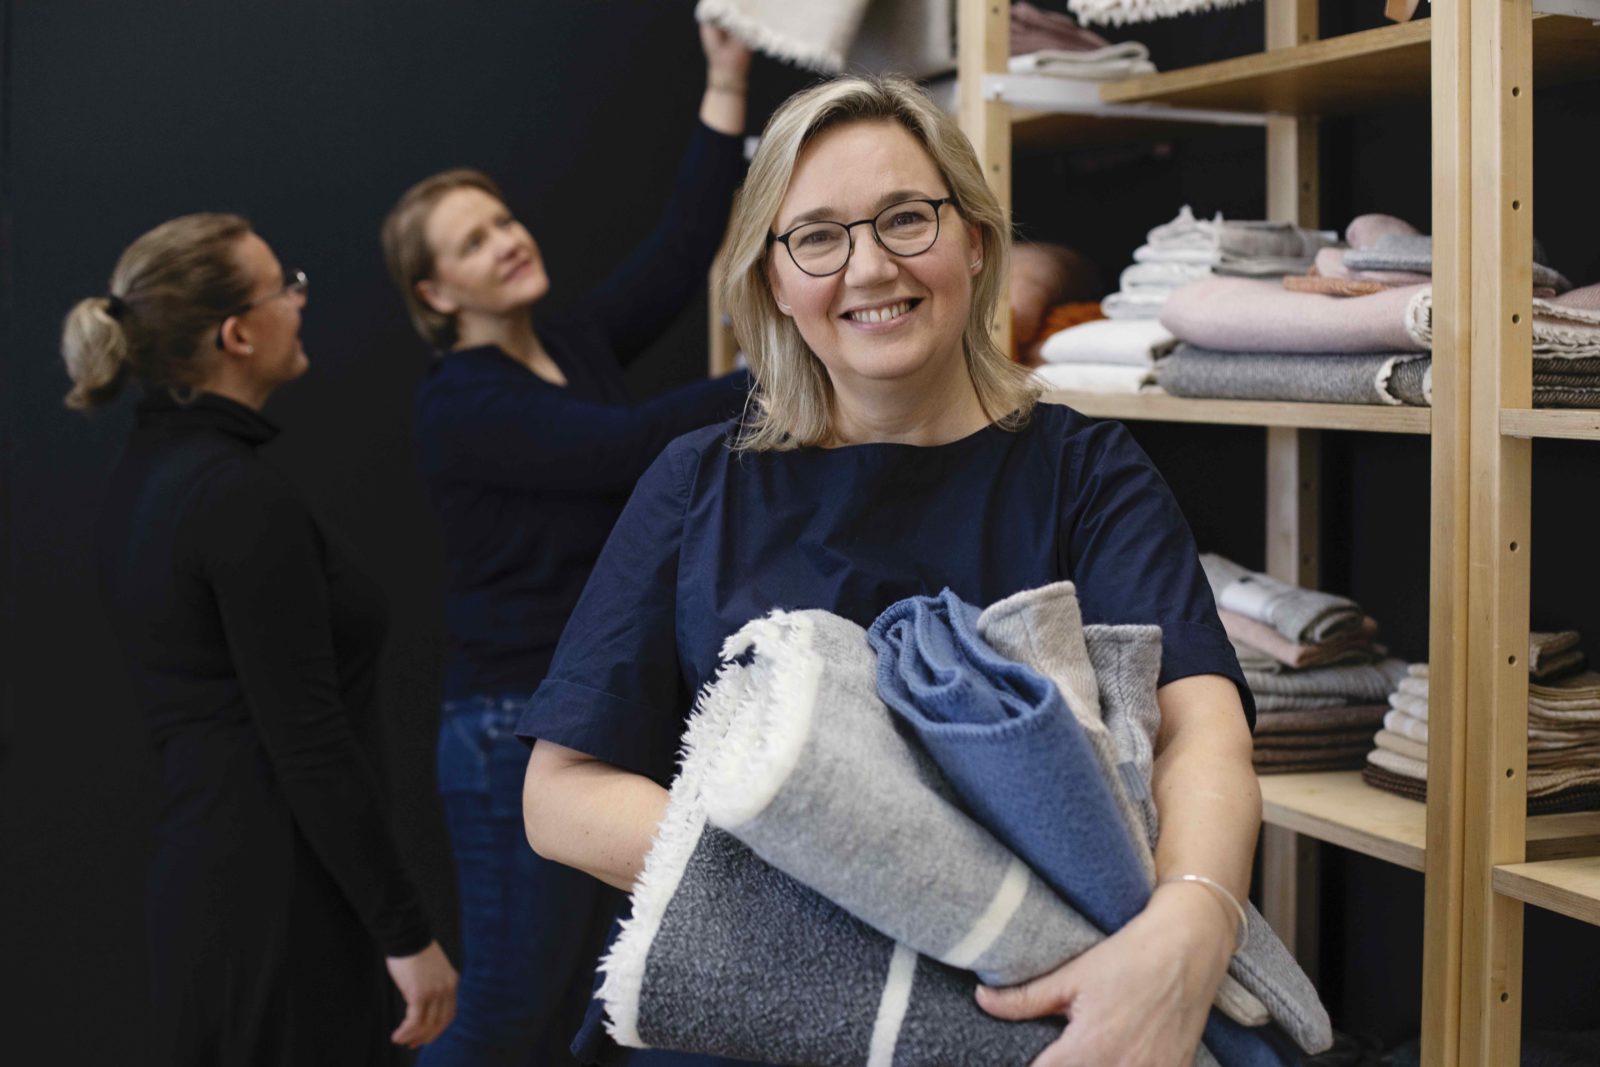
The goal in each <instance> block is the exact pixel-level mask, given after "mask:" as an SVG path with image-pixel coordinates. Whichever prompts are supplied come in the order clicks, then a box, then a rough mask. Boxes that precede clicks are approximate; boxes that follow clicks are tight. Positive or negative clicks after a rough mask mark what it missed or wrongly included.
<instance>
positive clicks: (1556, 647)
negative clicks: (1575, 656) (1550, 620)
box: [1528, 630, 1583, 674]
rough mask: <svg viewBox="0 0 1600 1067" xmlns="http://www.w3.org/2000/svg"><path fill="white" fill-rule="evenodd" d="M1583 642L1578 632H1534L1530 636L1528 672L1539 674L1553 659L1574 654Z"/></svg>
mask: <svg viewBox="0 0 1600 1067" xmlns="http://www.w3.org/2000/svg"><path fill="white" fill-rule="evenodd" d="M1582 642H1583V637H1582V635H1581V634H1579V633H1578V631H1576V630H1556V631H1546V630H1533V631H1530V632H1529V634H1528V670H1529V671H1530V672H1532V673H1534V674H1538V673H1539V672H1540V671H1542V670H1543V669H1545V667H1546V666H1547V665H1548V663H1549V661H1550V659H1551V657H1554V656H1559V655H1561V654H1563V653H1567V652H1572V651H1574V650H1576V649H1577V647H1578V645H1580V644H1581V643H1582Z"/></svg>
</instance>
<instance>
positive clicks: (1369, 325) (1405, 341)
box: [1161, 277, 1428, 354]
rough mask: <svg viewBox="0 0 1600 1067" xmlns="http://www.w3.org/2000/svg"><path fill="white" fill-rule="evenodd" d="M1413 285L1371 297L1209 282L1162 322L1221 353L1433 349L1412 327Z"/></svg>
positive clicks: (1187, 291) (1180, 299) (1165, 312)
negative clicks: (1415, 335)
mask: <svg viewBox="0 0 1600 1067" xmlns="http://www.w3.org/2000/svg"><path fill="white" fill-rule="evenodd" d="M1426 288H1427V286H1424V285H1409V286H1403V287H1401V288H1396V289H1388V290H1385V291H1384V292H1381V293H1373V294H1371V295H1369V296H1347V297H1341V296H1322V295H1320V294H1316V293H1291V292H1288V291H1286V290H1285V289H1284V288H1283V286H1282V284H1281V283H1280V282H1278V281H1262V280H1258V279H1255V278H1220V277H1219V278H1208V279H1206V280H1205V281H1200V282H1195V283H1194V284H1192V285H1185V286H1183V287H1182V288H1180V289H1176V290H1174V291H1173V293H1172V295H1171V296H1169V297H1167V302H1166V304H1165V305H1164V306H1163V307H1162V309H1161V325H1163V326H1165V327H1166V328H1167V329H1168V330H1171V331H1172V333H1173V335H1174V336H1176V337H1178V338H1179V339H1180V340H1183V341H1187V342H1189V343H1190V344H1192V345H1196V346H1198V347H1201V348H1210V349H1214V350H1216V351H1218V352H1271V353H1280V354H1285V353H1296V352H1298V353H1328V352H1426V351H1428V345H1426V344H1424V343H1422V342H1421V341H1418V340H1416V339H1414V338H1413V337H1412V336H1411V334H1410V332H1408V331H1407V329H1406V308H1407V305H1408V304H1409V303H1410V302H1411V298H1412V297H1414V296H1416V295H1417V294H1418V293H1419V292H1422V291H1423V290H1424V289H1426Z"/></svg>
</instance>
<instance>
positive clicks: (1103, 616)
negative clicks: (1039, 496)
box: [1060, 422, 1256, 726]
mask: <svg viewBox="0 0 1600 1067" xmlns="http://www.w3.org/2000/svg"><path fill="white" fill-rule="evenodd" d="M1075 437H1076V440H1075V441H1073V442H1071V443H1069V445H1068V448H1069V449H1070V450H1071V451H1070V454H1069V457H1068V462H1067V464H1066V469H1067V470H1068V472H1069V478H1070V482H1069V484H1068V486H1067V492H1066V495H1065V500H1066V504H1065V508H1066V511H1067V513H1066V514H1065V515H1064V516H1063V521H1062V534H1061V547H1060V551H1061V552H1062V554H1063V559H1062V561H1061V562H1062V568H1063V570H1064V571H1065V573H1066V574H1068V575H1070V576H1071V578H1072V581H1073V583H1074V585H1076V586H1077V589H1078V600H1079V603H1080V606H1081V608H1082V611H1083V621H1084V622H1085V623H1108V624H1117V623H1146V624H1148V623H1156V624H1158V625H1159V626H1160V627H1161V646H1162V647H1161V675H1160V683H1159V684H1161V685H1166V684H1167V683H1168V682H1174V681H1177V680H1178V679H1180V678H1188V677H1191V676H1193V675H1197V674H1220V675H1222V676H1224V677H1226V678H1228V679H1230V680H1232V681H1233V683H1234V684H1235V685H1237V686H1238V688H1239V698H1240V700H1241V701H1243V703H1244V709H1245V716H1246V718H1247V719H1248V720H1249V722H1250V724H1251V725H1252V726H1254V724H1255V716H1256V707H1255V698H1254V697H1253V696H1252V695H1251V693H1250V687H1249V686H1248V685H1247V684H1245V680H1244V672H1243V671H1241V670H1240V669H1239V659H1238V656H1237V655H1236V654H1235V653H1234V650H1233V645H1232V644H1231V643H1229V641H1228V635H1227V633H1226V631H1224V630H1223V628H1222V622H1221V620H1220V619H1218V618H1217V607H1216V603H1215V601H1214V600H1213V599H1212V596H1211V587H1210V586H1209V585H1208V584H1207V583H1206V578H1205V572H1204V571H1203V570H1201V567H1200V557H1199V552H1198V551H1197V550H1196V548H1195V543H1194V535H1193V534H1192V533H1191V532H1190V531H1189V524H1188V522H1186V521H1185V520H1184V517H1183V513H1182V511H1180V510H1179V508H1178V502H1177V501H1176V500H1175V499H1174V498H1173V496H1172V491H1171V490H1170V489H1169V488H1168V487H1167V483H1166V482H1165V481H1164V480H1162V477H1161V475H1160V474H1159V473H1157V471H1156V469H1155V465H1154V464H1153V463H1151V462H1150V458H1149V457H1148V456H1146V455H1145V453H1144V450H1143V449H1141V448H1140V447H1139V445H1138V444H1137V442H1135V441H1134V440H1133V437H1132V435H1131V434H1129V433H1128V430H1127V428H1126V427H1124V426H1123V425H1122V424H1121V423H1117V422H1097V423H1092V424H1090V425H1089V426H1088V427H1087V428H1085V429H1083V430H1082V431H1080V432H1079V433H1078V434H1077V435H1075Z"/></svg>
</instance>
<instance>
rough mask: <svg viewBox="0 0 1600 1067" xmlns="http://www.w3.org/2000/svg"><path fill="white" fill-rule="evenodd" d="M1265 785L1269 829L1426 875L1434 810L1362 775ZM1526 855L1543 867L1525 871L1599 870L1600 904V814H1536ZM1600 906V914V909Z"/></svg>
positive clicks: (1285, 778)
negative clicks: (1571, 867) (1429, 823)
mask: <svg viewBox="0 0 1600 1067" xmlns="http://www.w3.org/2000/svg"><path fill="white" fill-rule="evenodd" d="M1259 781H1260V783H1261V801H1262V818H1263V820H1264V821H1265V822H1267V823H1268V824H1269V825H1272V826H1281V827H1283V828H1284V829H1286V830H1293V831H1294V832H1295V833H1299V834H1305V835H1306V836H1307V837H1314V838H1316V839H1317V840H1318V841H1326V842H1328V843H1329V844H1333V845H1339V846H1340V847H1342V848H1348V849H1351V850H1353V851H1355V852H1360V853H1362V854H1363V855H1367V856H1373V857H1376V858H1377V859H1381V860H1387V861H1388V862H1390V863H1394V864H1398V865H1399V866H1401V867H1406V868H1409V869H1410V870H1413V871H1420V870H1422V861H1423V855H1424V846H1425V842H1426V840H1427V807H1426V805H1424V804H1422V803H1421V802H1420V801H1416V800H1408V799H1407V798H1405V797H1402V796H1397V795H1395V794H1393V793H1385V792H1384V791H1383V790H1381V789H1374V788H1373V787H1372V786H1370V785H1368V784H1367V783H1365V782H1363V781H1362V780H1361V772H1359V771H1323V772H1319V773H1316V774H1267V775H1262V776H1260V778H1259ZM1526 851H1527V855H1528V858H1529V860H1530V861H1536V862H1530V863H1528V864H1524V865H1523V866H1528V867H1539V868H1543V867H1546V866H1547V865H1548V866H1556V865H1560V864H1568V863H1578V864H1584V863H1587V864H1592V865H1593V866H1592V868H1591V870H1592V875H1591V877H1592V878H1593V880H1594V891H1595V893H1596V896H1597V900H1600V859H1592V858H1587V857H1593V856H1596V855H1597V854H1600V812H1593V811H1585V812H1574V813H1571V814H1566V815H1535V816H1534V817H1532V818H1530V819H1529V820H1528V823H1527V849H1526ZM1575 857H1576V858H1575ZM1498 877H1499V873H1498V871H1497V872H1496V878H1497V879H1498ZM1497 886H1498V882H1497ZM1509 895H1512V896H1516V895H1517V894H1515V893H1512V894H1509ZM1524 899H1526V898H1524ZM1534 903H1539V902H1538V901H1535V902H1534ZM1547 906H1548V905H1547ZM1596 908H1597V914H1600V903H1597V904H1596ZM1597 921H1600V920H1597Z"/></svg>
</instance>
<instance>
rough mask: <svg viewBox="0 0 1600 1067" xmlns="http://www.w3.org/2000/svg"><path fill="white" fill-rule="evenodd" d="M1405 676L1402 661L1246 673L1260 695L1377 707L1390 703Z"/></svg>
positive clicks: (1252, 686) (1252, 687)
mask: <svg viewBox="0 0 1600 1067" xmlns="http://www.w3.org/2000/svg"><path fill="white" fill-rule="evenodd" d="M1405 675H1406V665H1405V663H1404V662H1403V661H1402V660H1398V659H1392V658H1391V659H1385V660H1380V661H1379V662H1377V663H1355V664H1350V665H1348V666H1344V667H1312V668H1310V669H1308V670H1303V671H1284V672H1282V673H1281V674H1280V673H1261V672H1258V671H1245V672H1244V680H1245V681H1246V682H1248V683H1249V685H1250V691H1251V692H1252V693H1256V694H1258V695H1263V694H1264V695H1269V696H1301V697H1338V698H1340V699H1342V700H1343V701H1344V702H1345V703H1346V704H1376V703H1379V702H1380V701H1384V700H1387V699H1388V697H1389V694H1390V693H1393V692H1394V691H1395V689H1396V687H1398V686H1399V684H1400V679H1402V678H1404V677H1405Z"/></svg>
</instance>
